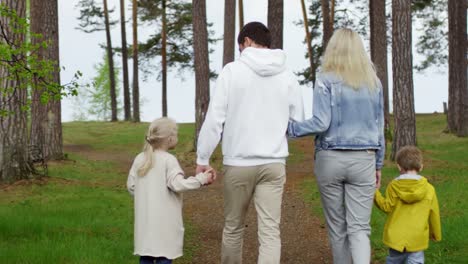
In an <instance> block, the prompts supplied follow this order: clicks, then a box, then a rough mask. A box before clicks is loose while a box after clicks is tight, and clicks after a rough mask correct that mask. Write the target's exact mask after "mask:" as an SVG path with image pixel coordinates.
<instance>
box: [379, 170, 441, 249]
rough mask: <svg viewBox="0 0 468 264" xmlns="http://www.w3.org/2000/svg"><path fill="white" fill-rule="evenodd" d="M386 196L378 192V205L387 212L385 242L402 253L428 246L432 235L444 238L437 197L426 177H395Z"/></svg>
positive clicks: (388, 187) (438, 238)
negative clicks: (417, 178)
mask: <svg viewBox="0 0 468 264" xmlns="http://www.w3.org/2000/svg"><path fill="white" fill-rule="evenodd" d="M385 196H386V197H383V196H382V194H381V193H380V191H379V190H377V192H376V193H375V204H376V205H377V207H378V208H379V209H380V210H382V211H384V212H386V213H387V214H388V217H387V221H386V223H385V228H384V235H383V242H384V244H385V245H387V246H388V247H390V248H392V249H394V250H397V251H400V252H404V251H408V252H416V251H421V250H425V249H427V248H428V246H429V237H431V238H433V239H434V240H436V241H440V240H441V239H442V233H441V227H440V214H439V204H438V202H437V196H436V193H435V189H434V187H433V186H432V185H431V184H430V183H429V182H428V181H427V179H426V178H424V177H421V178H420V179H419V180H416V179H395V180H393V181H391V182H390V184H389V185H388V186H387V190H386V193H385Z"/></svg>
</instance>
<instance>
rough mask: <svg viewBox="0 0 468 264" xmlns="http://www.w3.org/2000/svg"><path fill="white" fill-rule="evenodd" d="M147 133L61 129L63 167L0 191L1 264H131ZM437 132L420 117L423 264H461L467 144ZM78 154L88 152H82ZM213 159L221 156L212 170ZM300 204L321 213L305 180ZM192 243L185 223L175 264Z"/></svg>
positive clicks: (184, 138)
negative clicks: (135, 171) (139, 161)
mask: <svg viewBox="0 0 468 264" xmlns="http://www.w3.org/2000/svg"><path fill="white" fill-rule="evenodd" d="M147 127H148V124H146V123H143V124H133V123H125V122H121V123H99V122H73V123H66V124H64V137H65V138H64V141H65V144H66V145H67V146H68V148H69V149H71V152H70V153H68V157H69V159H70V160H69V161H65V162H60V163H54V164H51V165H50V166H49V172H50V178H48V181H47V183H46V184H43V182H42V184H38V183H26V184H17V185H12V186H8V187H7V188H4V189H1V190H0V238H1V239H0V260H1V261H0V262H1V263H136V262H137V258H136V257H134V256H132V250H133V226H132V223H133V204H132V199H131V197H130V196H129V194H128V193H127V191H126V189H125V182H126V178H127V170H128V167H129V166H130V163H131V162H132V159H133V157H134V155H135V154H137V153H138V152H140V150H141V147H142V144H143V138H144V134H145V132H146V129H147ZM179 127H180V131H179V142H180V143H179V145H178V147H177V148H176V150H175V153H176V155H177V156H178V158H179V160H180V161H181V163H182V164H184V163H185V164H186V165H190V164H191V163H193V160H194V153H193V125H190V124H182V125H180V126H179ZM444 128H445V117H444V116H442V115H418V116H417V130H418V144H419V147H420V148H421V149H422V150H423V152H424V157H425V169H424V171H423V173H422V174H423V175H424V176H426V177H428V179H429V180H430V182H431V183H432V184H434V186H435V188H436V190H437V193H438V197H439V203H440V207H441V214H442V228H443V241H442V242H440V243H432V244H431V246H430V248H429V250H428V251H427V254H426V256H427V262H428V263H465V262H466V260H467V259H468V248H467V246H466V244H467V243H466V237H467V235H468V234H467V228H466V226H468V210H467V209H468V208H467V201H466V200H467V199H465V197H464V196H465V195H466V194H467V191H466V190H467V180H468V177H467V176H468V162H467V160H468V158H467V157H468V138H457V137H455V136H453V135H448V134H444V133H442V131H443V129H444ZM80 149H85V150H86V151H85V152H84V153H80ZM310 151H313V150H310ZM90 153H91V154H92V155H91V154H90ZM108 155H113V158H115V159H116V160H111V159H108ZM220 157H221V155H220V151H219V149H218V150H217V151H216V155H215V158H214V160H215V165H216V167H219V165H220V163H221V159H220ZM303 159H304V153H301V151H300V148H298V147H297V146H295V145H294V144H292V145H291V157H290V159H289V161H288V162H290V164H298V163H301V162H302V161H303ZM311 173H312V172H311ZM383 174H384V176H383V186H384V187H385V186H386V184H387V183H388V182H389V181H390V180H391V179H392V178H393V177H395V176H396V175H397V174H398V172H397V169H396V167H395V165H393V164H392V163H391V162H388V161H386V166H385V169H384V171H383ZM304 199H305V200H307V201H308V202H309V203H310V204H311V208H312V212H313V213H314V214H318V215H321V214H322V212H321V208H320V199H319V193H318V191H317V188H316V184H315V181H314V180H313V178H312V177H309V178H308V179H307V180H306V181H305V182H304ZM384 222H385V215H384V214H382V213H381V212H379V211H378V210H377V209H375V210H374V212H373V217H372V227H373V232H372V237H371V239H372V245H373V249H374V255H375V258H376V259H377V260H380V261H381V260H382V259H383V258H384V257H385V255H386V251H387V249H386V247H385V246H384V245H383V244H382V243H381V237H382V231H383V230H382V229H383V225H384ZM196 234H197V229H196V226H194V225H192V224H191V223H190V222H187V221H186V243H185V246H186V247H185V249H184V258H182V259H180V260H178V261H177V263H190V260H191V257H192V256H193V255H194V254H196V252H197V250H198V247H197V244H198V243H200V242H199V241H195V237H196Z"/></svg>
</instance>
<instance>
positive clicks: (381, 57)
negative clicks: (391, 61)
mask: <svg viewBox="0 0 468 264" xmlns="http://www.w3.org/2000/svg"><path fill="white" fill-rule="evenodd" d="M369 17H370V47H371V59H372V62H373V63H374V65H375V68H376V70H377V76H378V77H379V79H380V82H381V83H382V88H383V94H384V115H385V131H386V132H387V131H390V104H389V98H388V66H387V65H388V61H387V60H388V59H387V21H386V13H385V0H370V1H369Z"/></svg>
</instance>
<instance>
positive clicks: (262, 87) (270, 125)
mask: <svg viewBox="0 0 468 264" xmlns="http://www.w3.org/2000/svg"><path fill="white" fill-rule="evenodd" d="M285 62H286V55H285V53H284V52H283V51H282V50H271V49H257V48H246V49H245V50H244V51H243V52H242V53H241V56H240V59H239V60H236V61H234V62H232V63H229V64H227V65H226V66H225V67H224V68H223V70H222V72H221V73H220V75H219V77H218V80H217V81H216V87H215V89H214V92H213V96H212V97H211V101H210V105H209V108H208V113H207V115H206V117H205V122H204V123H203V126H202V128H201V131H200V135H199V138H198V144H197V146H198V149H197V156H198V158H197V164H198V165H208V164H209V159H210V156H211V154H212V153H213V151H214V149H215V148H216V145H218V143H219V140H220V138H221V134H222V137H223V143H222V147H223V156H224V164H225V165H230V166H256V165H262V164H267V163H273V162H281V163H285V160H286V157H287V156H288V154H289V153H288V142H287V138H286V131H287V127H288V120H289V119H293V120H297V121H302V120H303V119H304V106H303V102H302V92H301V89H300V87H299V85H298V83H297V81H296V79H295V76H294V74H293V73H292V72H291V71H289V70H286V66H285Z"/></svg>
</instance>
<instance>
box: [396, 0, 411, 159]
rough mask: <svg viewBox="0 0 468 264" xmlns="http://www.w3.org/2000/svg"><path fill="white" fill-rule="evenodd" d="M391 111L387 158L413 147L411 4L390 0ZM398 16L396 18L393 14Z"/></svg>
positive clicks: (399, 0)
mask: <svg viewBox="0 0 468 264" xmlns="http://www.w3.org/2000/svg"><path fill="white" fill-rule="evenodd" d="M392 14H394V15H393V16H392V25H393V28H392V51H393V54H392V55H393V56H392V57H393V61H392V69H393V111H394V115H395V130H394V138H393V147H392V155H391V159H392V160H394V159H395V154H396V153H397V152H398V150H400V149H401V148H402V147H404V146H406V145H413V146H414V145H416V120H415V114H414V93H413V56H412V49H411V48H412V46H411V1H407V0H393V1H392ZM395 14H398V15H395Z"/></svg>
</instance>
